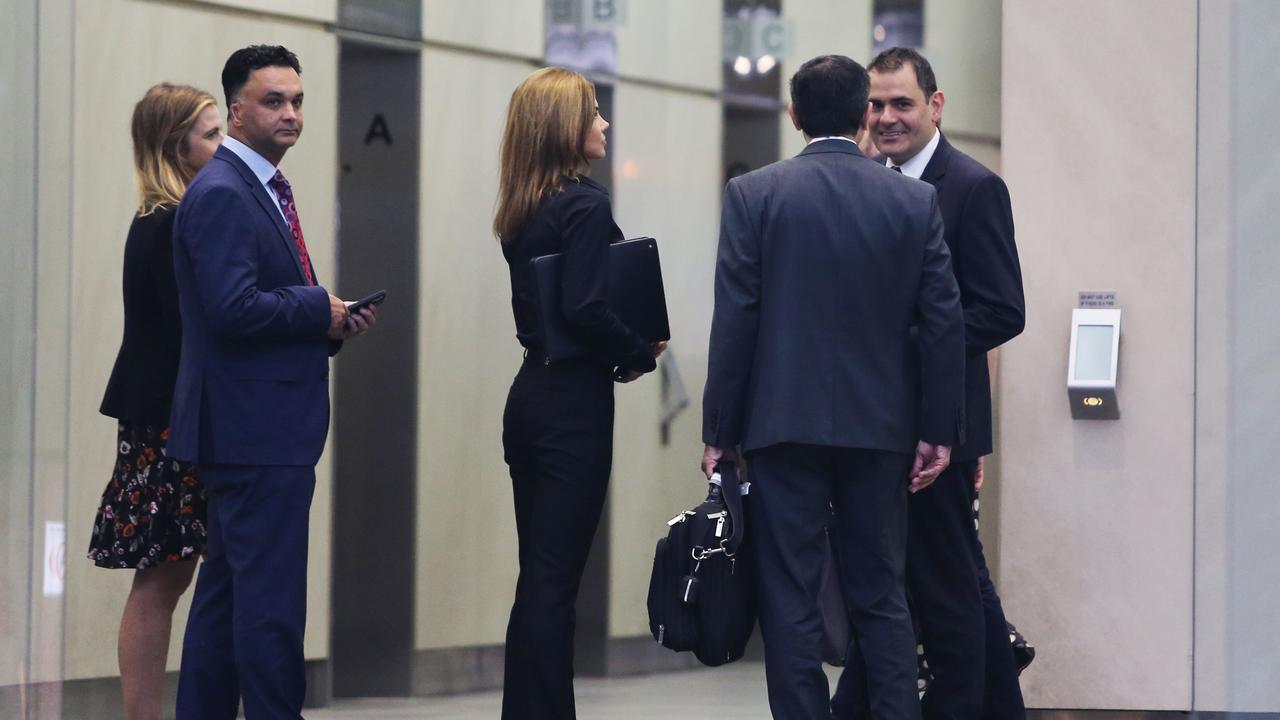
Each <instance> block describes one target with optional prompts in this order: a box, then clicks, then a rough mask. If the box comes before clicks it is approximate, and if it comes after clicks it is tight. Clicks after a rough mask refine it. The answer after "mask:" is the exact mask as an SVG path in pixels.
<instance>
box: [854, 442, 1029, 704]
mask: <svg viewBox="0 0 1280 720" xmlns="http://www.w3.org/2000/svg"><path fill="white" fill-rule="evenodd" d="M976 470H977V462H976V461H969V462H957V463H953V464H952V465H951V466H950V467H948V468H947V469H946V470H945V471H943V473H942V475H940V476H939V477H938V480H937V481H936V482H934V483H933V485H931V486H930V487H928V488H925V489H924V490H922V491H920V492H918V493H916V494H915V495H912V496H911V499H910V501H909V503H908V506H909V508H910V530H909V533H908V536H909V538H910V542H909V545H908V551H907V590H908V593H909V595H910V597H911V608H912V612H913V613H914V614H915V617H916V620H917V621H918V622H919V624H920V639H921V642H922V643H923V645H924V654H925V659H926V660H927V661H928V663H929V669H930V670H931V671H932V673H933V682H932V684H931V685H930V686H929V691H928V692H927V693H925V695H924V698H923V700H922V701H921V709H922V713H923V716H924V717H925V718H928V719H930V720H932V719H934V718H937V719H939V720H943V719H946V720H979V719H990V720H1021V719H1022V718H1024V717H1025V716H1026V710H1025V708H1024V707H1023V702H1022V691H1021V689H1020V688H1019V686H1018V674H1017V668H1016V665H1015V662H1014V657H1013V648H1012V646H1011V645H1010V644H1009V636H1008V633H1007V631H1006V629H1005V627H1006V626H1005V618H1004V610H1003V608H1002V607H1001V605H1000V598H999V596H998V595H997V594H996V590H995V586H994V585H993V584H992V582H991V576H990V573H989V572H988V571H987V564H986V560H985V558H984V556H983V552H982V543H981V542H980V541H979V539H978V531H977V527H976V525H975V524H974V518H973V503H974V500H975V499H976V492H975V491H974V489H973V479H974V473H975V472H976ZM855 650H856V648H855ZM861 660H862V659H861V658H859V657H858V656H857V653H856V652H851V653H850V661H849V665H848V667H847V668H846V669H845V671H844V673H842V674H841V676H840V683H839V685H838V687H837V689H836V696H835V698H834V699H833V700H832V710H833V712H834V714H835V716H836V718H839V719H840V720H846V719H853V718H863V717H866V702H865V699H864V697H865V690H864V689H863V687H862V686H861V682H860V681H861V678H860V677H859V676H860V674H861V672H862V662H861Z"/></svg>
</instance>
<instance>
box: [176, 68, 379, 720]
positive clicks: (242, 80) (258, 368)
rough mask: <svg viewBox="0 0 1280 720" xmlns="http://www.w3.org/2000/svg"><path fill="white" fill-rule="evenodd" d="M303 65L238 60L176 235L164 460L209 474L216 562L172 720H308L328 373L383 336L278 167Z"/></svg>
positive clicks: (226, 78) (294, 127)
mask: <svg viewBox="0 0 1280 720" xmlns="http://www.w3.org/2000/svg"><path fill="white" fill-rule="evenodd" d="M300 73H301V66H300V65H299V63H298V58H297V57H296V56H295V55H294V54H293V53H291V52H289V51H288V50H286V49H285V48H283V47H279V46H262V45H256V46H253V47H248V48H244V49H243V50H238V51H236V52H235V53H234V54H232V55H231V57H230V58H229V59H228V60H227V63H226V65H225V67H224V68H223V71H222V85H223V90H224V91H225V93H226V98H227V106H228V110H229V114H228V122H227V126H228V127H227V138H226V140H225V141H224V143H223V145H222V147H220V148H218V151H217V153H216V154H215V155H214V157H213V160H211V161H210V162H209V163H208V165H206V166H205V168H204V169H203V170H202V171H201V172H200V174H199V175H197V176H196V178H195V179H194V180H193V181H192V183H191V186H190V187H189V188H188V189H187V194H186V196H185V198H184V199H183V201H182V204H181V205H180V206H179V208H178V212H177V216H176V219H175V224H174V271H175V276H176V278H177V282H178V301H179V306H180V308H181V311H182V321H183V334H182V356H181V361H180V364H179V369H178V380H177V386H176V388H175V390H174V401H173V415H172V428H171V431H170V436H169V454H170V455H171V456H174V457H176V458H178V459H181V460H188V461H195V462H197V463H198V464H199V466H200V470H201V477H202V479H203V480H204V482H205V485H206V487H207V489H208V496H209V545H208V554H207V556H206V558H205V561H204V564H203V565H202V566H201V568H200V578H199V580H198V581H197V583H196V591H195V596H194V598H193V600H192V606H191V614H190V616H189V618H188V620H187V631H186V636H185V638H184V641H183V648H182V671H181V674H180V677H179V684H178V708H177V716H178V718H179V719H180V720H204V719H205V718H208V719H210V720H233V719H234V718H235V717H236V714H237V711H238V708H239V704H240V699H241V697H242V696H243V698H244V708H245V717H246V718H247V720H266V719H271V720H275V719H285V718H287V719H288V720H297V719H298V718H301V717H302V714H301V711H302V701H303V696H304V694H305V690H306V684H305V678H304V669H303V654H302V639H303V628H304V626H305V623H306V589H307V527H308V515H309V513H310V510H311V497H312V493H313V491H314V490H315V464H316V461H317V460H319V458H320V453H321V452H322V451H323V450H324V441H325V435H326V433H327V432H328V427H329V361H328V358H329V356H330V355H332V354H333V353H336V352H337V350H338V347H339V346H340V344H341V341H342V340H344V339H347V338H350V337H353V336H355V335H359V334H361V333H363V332H365V331H366V330H368V329H369V327H370V326H371V325H372V324H373V323H374V322H375V313H374V312H373V311H372V310H371V309H367V310H361V311H360V312H358V313H355V314H353V313H350V312H348V310H347V306H346V303H345V302H343V301H342V300H340V299H338V298H337V297H335V296H334V295H333V294H332V293H330V292H328V291H327V290H325V289H324V288H323V287H321V286H320V285H318V284H317V282H316V274H315V268H314V267H313V265H312V263H311V258H310V256H309V254H308V253H307V246H306V242H305V240H304V238H303V234H302V222H301V219H300V218H299V215H298V206H297V203H296V202H295V201H294V197H293V189H292V188H291V187H290V185H289V182H288V181H287V180H286V179H285V178H284V175H283V174H282V173H281V172H280V171H279V170H278V169H277V167H276V166H277V165H279V164H280V161H281V160H282V159H283V158H284V154H285V152H286V151H287V150H288V149H289V148H291V147H292V146H293V145H294V143H296V142H297V141H298V137H299V136H300V135H301V133H302V97H303V95H302V79H301V76H300Z"/></svg>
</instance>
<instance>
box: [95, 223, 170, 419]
mask: <svg viewBox="0 0 1280 720" xmlns="http://www.w3.org/2000/svg"><path fill="white" fill-rule="evenodd" d="M173 216H174V208H171V207H161V208H159V209H157V210H155V211H154V212H152V213H150V214H148V215H139V216H138V217H135V218H134V219H133V224H132V225H131V226H130V227H129V237H128V239H127V240H125V245H124V339H123V340H122V341H121V343H120V352H119V353H118V354H117V355H116V364H115V367H114V368H113V369H112V370H111V379H110V380H109V381H107V391H106V394H105V395H104V396H103V398H102V407H101V408H100V410H101V412H102V414H103V415H107V416H110V417H114V418H119V419H121V420H129V421H133V422H135V423H140V424H147V425H156V426H159V427H168V426H169V407H170V405H171V404H172V403H173V383H174V380H175V379H176V378H177V376H178V354H179V352H180V351H181V348H182V320H181V316H180V315H179V314H178V286H177V284H176V283H175V282H174V278H173Z"/></svg>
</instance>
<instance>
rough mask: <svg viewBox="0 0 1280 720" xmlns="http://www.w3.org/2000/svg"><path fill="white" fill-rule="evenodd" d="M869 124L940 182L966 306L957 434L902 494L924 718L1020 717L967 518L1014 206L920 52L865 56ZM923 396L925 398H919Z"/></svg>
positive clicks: (1009, 267) (996, 604)
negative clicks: (931, 472)
mask: <svg viewBox="0 0 1280 720" xmlns="http://www.w3.org/2000/svg"><path fill="white" fill-rule="evenodd" d="M870 70H871V93H870V103H871V108H870V113H869V114H868V129H869V131H870V134H871V139H872V140H873V141H874V142H875V145H876V148H877V149H878V150H879V151H880V152H881V153H883V154H884V155H885V156H886V164H887V165H888V167H889V168H890V169H892V170H895V171H897V172H899V173H901V174H903V175H906V176H908V177H914V178H920V179H921V180H924V181H925V182H927V183H929V184H930V185H933V186H934V187H935V188H936V189H937V191H938V203H939V205H941V207H942V217H943V223H944V225H945V230H946V240H947V246H948V247H949V248H950V250H951V257H952V259H953V261H952V267H953V268H954V270H955V275H956V281H957V283H958V284H959V287H960V298H961V303H962V305H963V307H964V342H965V378H964V396H965V408H966V415H967V417H966V423H965V424H966V427H967V429H968V435H967V438H966V441H965V442H964V443H963V444H962V445H959V446H957V447H956V448H955V449H954V451H953V452H952V456H951V465H950V467H948V468H947V469H946V470H945V471H944V472H943V473H942V475H941V476H939V477H938V480H937V481H936V482H935V483H933V485H931V486H930V487H929V488H928V489H927V490H924V491H923V492H920V493H917V494H915V495H913V496H912V497H911V500H910V502H909V507H910V522H909V527H910V531H909V537H910V544H909V546H908V550H907V590H908V593H909V595H910V598H911V605H912V611H913V612H914V614H915V616H916V618H917V620H918V621H919V623H920V633H921V641H922V643H923V645H924V653H925V659H926V660H927V661H928V663H929V670H930V671H931V673H932V674H933V681H932V683H931V684H930V686H929V690H928V692H926V693H925V695H924V698H923V700H922V711H923V715H924V717H925V718H947V719H955V720H978V719H979V718H993V719H995V718H998V719H1001V720H1020V719H1021V718H1024V717H1025V716H1026V710H1025V708H1024V706H1023V702H1022V692H1021V690H1020V689H1019V687H1018V676H1017V668H1016V666H1015V662H1014V656H1013V650H1012V647H1011V646H1010V644H1009V635H1008V634H1007V632H1008V631H1007V630H1006V623H1005V617H1004V611H1003V609H1002V608H1001V605H1000V598H999V596H998V595H997V594H996V591H995V587H994V585H993V584H992V582H991V577H990V574H989V573H988V571H987V564H986V560H985V559H984V557H983V552H982V544H981V543H980V542H979V540H978V532H977V528H976V527H975V525H974V521H973V504H974V501H975V499H976V496H977V488H976V482H975V479H976V477H978V476H979V471H978V468H979V461H980V459H981V458H982V456H984V455H987V454H989V453H990V452H991V450H992V429H991V381H990V377H989V374H988V369H987V360H986V355H987V352H988V351H990V350H993V349H994V348H996V347H998V346H1000V345H1002V344H1003V343H1005V342H1007V341H1009V340H1011V339H1012V338H1014V337H1015V336H1017V335H1018V334H1019V333H1021V332H1022V327H1023V321H1024V304H1023V293H1022V273H1021V270H1020V269H1019V265H1018V250H1017V247H1016V246H1015V245H1014V240H1013V210H1012V208H1011V207H1010V203H1009V191H1008V189H1007V188H1006V187H1005V184H1004V181H1003V180H1001V179H1000V176H998V175H996V174H995V173H993V172H991V171H990V170H988V169H987V168H986V167H984V166H982V165H981V164H980V163H978V162H977V161H976V160H974V159H973V158H971V157H969V156H968V155H965V154H964V153H962V152H960V151H959V150H957V149H955V148H954V147H952V146H951V143H949V142H947V139H946V138H945V137H944V136H943V134H942V132H941V130H940V126H941V123H942V109H943V105H944V103H945V100H946V99H945V97H944V95H943V93H942V92H940V91H939V90H938V86H937V81H936V79H935V77H934V74H933V68H932V67H930V65H929V61H928V60H926V59H925V58H924V57H923V56H921V55H920V53H918V52H916V51H915V50H911V49H909V48H891V49H889V50H885V51H884V52H882V53H880V54H879V55H878V56H876V58H875V59H874V60H872V62H871V66H870ZM926 400H927V398H926ZM860 675H861V666H860V664H859V662H858V658H856V657H854V658H851V661H850V665H849V668H848V669H847V670H846V671H845V672H844V674H843V675H842V676H841V679H840V685H839V687H838V689H837V692H836V697H835V698H834V700H833V702H832V707H833V710H834V711H835V714H836V717H838V718H841V719H842V720H843V719H844V718H856V717H861V716H863V715H865V712H866V706H865V702H864V699H863V698H860V697H859V695H860V694H861V693H860V692H859V691H860V689H861V688H860V687H859V685H858V683H859V682H860V680H861V677H860Z"/></svg>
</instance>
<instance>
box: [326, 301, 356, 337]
mask: <svg viewBox="0 0 1280 720" xmlns="http://www.w3.org/2000/svg"><path fill="white" fill-rule="evenodd" d="M349 315H351V311H350V310H348V309H347V303H345V302H343V301H342V298H340V297H338V296H337V295H334V294H333V293H329V338H330V339H332V340H341V339H342V338H341V337H339V336H337V335H336V334H335V333H337V332H340V331H341V330H342V326H343V325H346V324H347V317H348V316H349Z"/></svg>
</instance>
